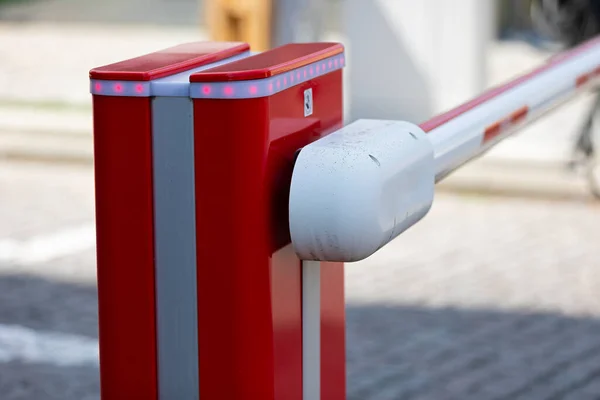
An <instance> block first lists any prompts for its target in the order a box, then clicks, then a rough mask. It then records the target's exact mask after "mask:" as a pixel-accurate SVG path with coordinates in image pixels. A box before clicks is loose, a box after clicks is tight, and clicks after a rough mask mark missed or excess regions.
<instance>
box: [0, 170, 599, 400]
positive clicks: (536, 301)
mask: <svg viewBox="0 0 600 400" xmlns="http://www.w3.org/2000/svg"><path fill="white" fill-rule="evenodd" d="M92 196H93V188H92V173H91V169H89V168H82V167H77V168H74V167H69V166H59V165H36V164H14V163H13V164H8V163H3V162H0V212H1V214H0V221H1V224H0V228H1V229H0V399H2V400H43V399H51V400H55V399H56V400H59V399H60V400H79V399H85V400H90V399H97V398H98V370H97V362H96V358H95V357H96V355H97V349H96V347H95V346H96V341H97V328H96V322H97V317H96V287H95V272H94V268H95V265H94V264H95V263H94V251H93V248H92V247H89V246H88V247H87V248H86V247H85V246H80V247H79V248H78V249H76V250H74V251H73V252H72V253H71V254H67V255H65V254H64V253H60V252H58V253H52V251H54V250H56V248H51V250H52V251H49V250H47V249H46V250H44V246H42V245H40V244H39V243H42V241H40V240H38V239H32V238H35V237H38V236H40V235H41V236H44V235H51V234H52V233H53V232H58V231H61V230H64V229H66V228H69V227H72V226H81V225H82V224H86V223H87V224H92V223H93V201H92V199H93V198H92ZM599 211H600V206H599V205H596V204H592V203H586V202H584V201H569V202H566V201H563V202H551V201H541V200H535V201H532V200H524V199H516V198H513V199H509V198H489V197H475V196H470V197H461V196H457V195H451V194H447V193H445V194H444V193H442V194H439V196H438V198H437V199H436V203H435V205H434V208H433V210H432V212H431V214H430V215H429V216H428V217H427V218H426V219H425V220H424V221H423V222H422V223H421V224H419V225H418V226H416V227H415V228H413V229H411V230H410V231H409V232H407V233H406V234H405V235H403V236H402V237H400V238H399V239H397V240H396V241H394V242H393V243H392V244H391V245H390V246H389V247H387V248H386V249H384V250H383V251H381V252H379V253H378V254H376V255H375V256H373V257H372V258H370V259H369V260H367V261H364V262H361V263H357V264H352V265H348V266H347V304H348V306H347V313H348V329H347V339H348V398H349V399H356V400H358V399H410V400H451V399H478V400H487V399H489V400H492V399H507V400H508V399H511V400H512V399H527V400H537V399H569V400H586V399H599V398H600V271H599V270H598V269H599V268H600V245H599V243H600V242H599V241H598V237H599V235H598V234H599V233H600V212H599ZM8 239H10V240H13V241H16V242H17V243H21V245H22V246H23V243H30V246H33V245H31V242H35V241H36V240H38V242H36V243H38V245H37V247H35V246H33V247H35V248H36V249H38V250H40V249H42V250H44V251H46V253H44V254H46V256H45V258H44V257H40V258H38V259H31V258H23V257H20V256H19V253H18V252H16V253H15V252H13V253H12V256H11V254H10V253H6V248H7V247H6V243H7V240H8ZM3 243H4V246H5V247H4V250H3V247H2V244H3ZM17 247H18V246H17ZM46 247H48V246H46ZM40 251H41V250H40ZM61 254H63V255H62V256H61ZM28 338H30V339H28ZM65 343H66V344H65ZM44 346H45V348H46V350H47V349H48V348H49V349H60V351H58V354H56V356H55V357H51V356H48V355H47V354H46V353H47V352H46V353H44V352H43V351H41V350H40V348H42V350H43V348H44ZM60 346H62V347H60Z"/></svg>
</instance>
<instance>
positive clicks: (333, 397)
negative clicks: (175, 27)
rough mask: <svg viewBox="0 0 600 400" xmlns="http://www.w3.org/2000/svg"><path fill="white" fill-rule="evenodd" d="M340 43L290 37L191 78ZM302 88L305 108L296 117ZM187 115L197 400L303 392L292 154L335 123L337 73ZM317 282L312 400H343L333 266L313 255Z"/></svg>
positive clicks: (340, 295) (265, 70)
mask: <svg viewBox="0 0 600 400" xmlns="http://www.w3.org/2000/svg"><path fill="white" fill-rule="evenodd" d="M342 51H343V48H342V46H341V45H339V44H331V43H318V44H317V43H315V44H302V45H300V44H295V45H288V46H283V47H280V48H278V49H275V50H272V51H268V52H265V53H262V54H260V55H257V56H253V57H249V58H247V59H244V60H241V61H236V62H233V63H231V64H228V65H225V66H221V67H217V68H214V69H210V70H207V71H204V72H201V73H198V74H194V75H192V76H191V78H190V80H191V81H192V82H218V81H237V80H247V79H261V78H266V77H271V76H275V75H277V74H279V73H281V72H285V71H290V70H292V69H294V68H298V67H300V66H304V65H308V64H310V63H313V62H317V61H319V60H322V59H324V58H326V57H329V56H331V55H334V54H340V53H341V52H342ZM309 88H312V92H313V98H314V112H313V114H312V115H310V116H307V117H305V114H304V91H305V90H306V89H309ZM194 120H195V121H196V122H195V127H194V142H195V174H196V175H195V179H196V218H197V227H196V231H197V236H196V238H197V259H198V264H197V279H198V286H197V287H198V321H199V330H198V331H199V349H200V350H199V353H200V355H199V358H200V364H199V369H200V398H201V399H261V400H269V399H278V400H279V399H290V400H301V399H302V309H301V304H302V303H301V301H302V299H301V293H302V287H301V283H302V281H301V262H300V260H299V259H298V258H297V257H296V255H295V253H294V251H293V248H292V245H291V241H290V235H289V226H288V197H289V187H290V181H291V175H292V169H293V165H294V157H295V154H296V152H297V151H298V150H299V149H300V148H302V147H303V146H305V145H306V144H308V143H310V142H312V141H314V140H316V139H318V138H320V137H322V136H324V135H327V134H329V133H331V132H333V131H334V130H336V129H339V128H340V127H341V126H342V71H341V70H336V71H333V72H330V73H328V74H325V75H322V76H319V77H317V78H315V79H312V80H309V81H306V82H304V83H301V84H298V85H295V86H292V87H289V88H287V89H285V90H283V91H281V92H278V93H276V94H274V95H271V96H268V97H259V98H248V99H227V100H222V99H194ZM315 195H318V194H315ZM321 286H322V287H321V302H322V304H321V349H322V350H321V359H322V360H324V361H322V364H321V396H322V397H321V398H323V399H328V400H342V399H344V398H345V331H344V329H345V326H344V322H345V317H344V272H343V265H342V264H339V263H322V268H321Z"/></svg>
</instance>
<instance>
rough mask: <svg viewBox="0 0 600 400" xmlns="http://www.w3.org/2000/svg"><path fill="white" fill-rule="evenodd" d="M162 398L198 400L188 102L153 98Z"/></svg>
mask: <svg viewBox="0 0 600 400" xmlns="http://www.w3.org/2000/svg"><path fill="white" fill-rule="evenodd" d="M152 125H153V130H152V145H153V150H152V151H153V170H154V172H153V173H154V229H155V233H154V238H155V249H156V254H155V270H156V272H155V273H156V314H157V320H156V324H157V327H156V331H157V341H158V344H157V345H158V386H159V388H158V392H159V399H160V400H181V399H186V400H187V399H191V400H194V399H198V398H199V392H198V322H197V321H198V316H197V305H196V301H197V296H196V226H195V219H196V218H195V199H194V136H193V115H192V101H191V100H190V99H189V98H187V97H156V98H153V100H152Z"/></svg>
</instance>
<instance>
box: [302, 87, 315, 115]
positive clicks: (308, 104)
mask: <svg viewBox="0 0 600 400" xmlns="http://www.w3.org/2000/svg"><path fill="white" fill-rule="evenodd" d="M312 113H313V97H312V88H310V89H306V90H305V91H304V116H305V117H308V116H309V115H312Z"/></svg>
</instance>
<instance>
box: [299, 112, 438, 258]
mask: <svg viewBox="0 0 600 400" xmlns="http://www.w3.org/2000/svg"><path fill="white" fill-rule="evenodd" d="M434 185H435V170H434V159H433V148H432V146H431V143H430V142H429V139H428V138H427V136H426V135H425V133H424V132H423V131H422V130H421V128H419V127H418V126H416V125H413V124H410V123H408V122H400V121H374V120H359V121H356V122H354V123H352V124H350V125H348V126H346V127H345V128H343V129H340V130H339V131H336V132H334V133H332V134H331V135H329V136H326V137H325V138H323V139H321V140H318V141H316V142H314V143H312V144H310V145H308V146H306V147H304V148H303V149H302V151H301V152H300V154H299V155H298V159H297V160H296V165H295V167H294V174H293V177H292V184H291V188H290V211H289V217H290V232H291V236H292V242H293V244H294V249H295V251H296V253H297V254H298V256H299V257H300V258H301V259H303V260H323V261H342V260H343V261H347V262H350V261H358V260H361V259H363V258H366V257H368V256H370V255H371V254H373V253H374V252H375V251H377V249H379V248H380V247H382V246H384V245H385V244H386V243H388V242H389V241H390V240H392V239H393V238H395V237H396V236H398V235H399V234H400V233H402V232H404V231H405V230H406V229H408V228H409V227H410V226H412V225H414V224H415V223H416V222H417V221H418V220H420V219H421V218H422V217H423V216H425V214H427V212H428V211H429V209H430V207H431V203H432V202H433V192H434Z"/></svg>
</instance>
